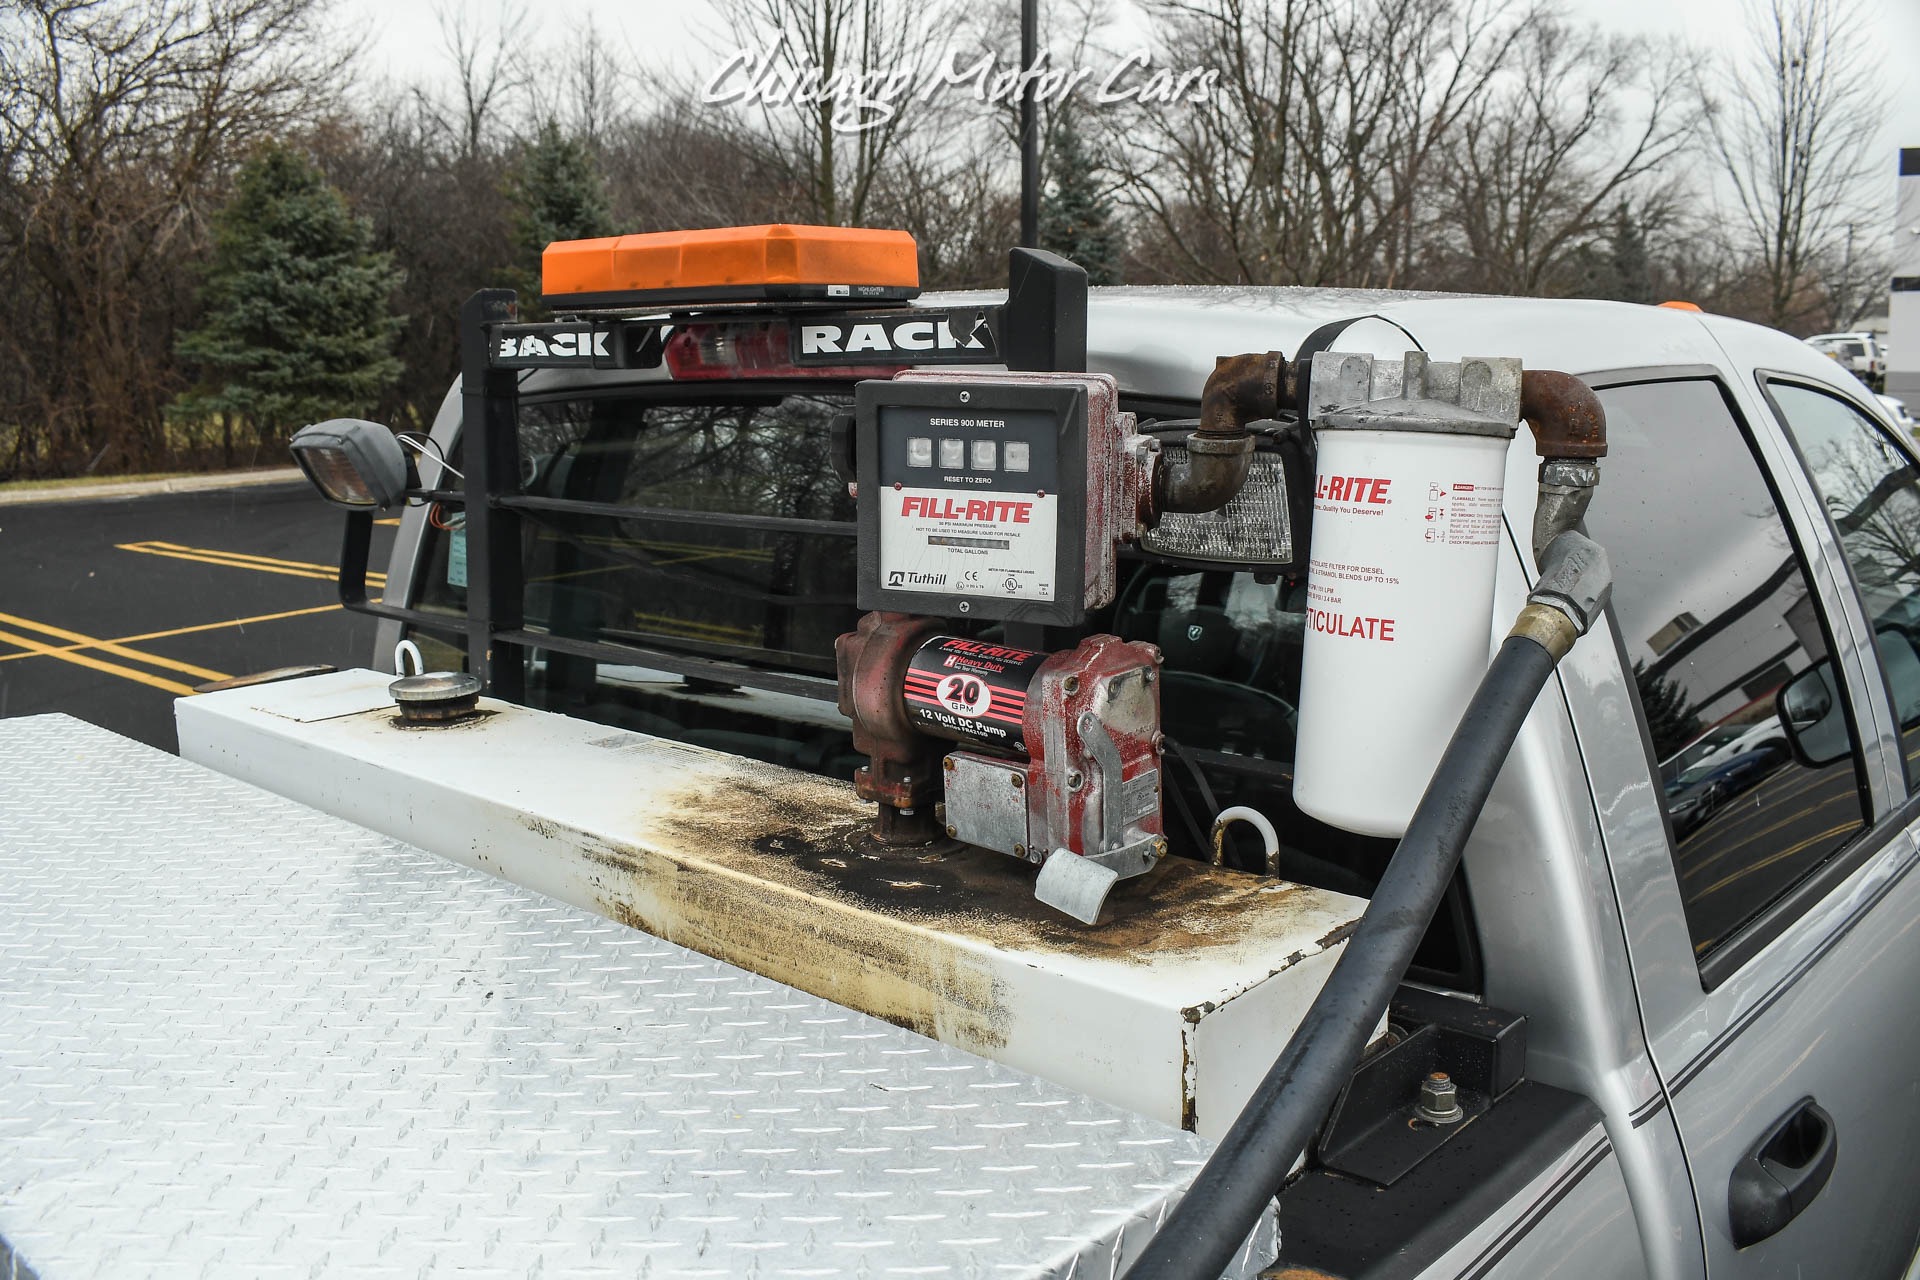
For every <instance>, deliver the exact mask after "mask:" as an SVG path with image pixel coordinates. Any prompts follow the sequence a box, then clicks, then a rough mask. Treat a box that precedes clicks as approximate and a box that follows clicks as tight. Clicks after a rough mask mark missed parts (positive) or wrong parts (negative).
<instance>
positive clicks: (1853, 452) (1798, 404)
mask: <svg viewBox="0 0 1920 1280" xmlns="http://www.w3.org/2000/svg"><path fill="white" fill-rule="evenodd" d="M1767 395H1768V396H1769V398H1771V399H1772V401H1773V403H1774V407H1775V408H1776V409H1777V410H1778V411H1779V413H1780V416H1781V418H1782V419H1783V420H1784V421H1785V423H1786V426H1787V430H1788V431H1789V432H1790V433H1791V434H1792V435H1793V438H1794V441H1795V442H1796V443H1797V444H1798V445H1799V446H1800V452H1801V453H1802V455H1804V457H1805V458H1806V462H1807V470H1808V471H1809V472H1810V473H1811V475H1812V476H1813V483H1814V487H1815V488H1816V489H1817V490H1818V491H1819V493H1820V500H1821V502H1822V503H1823V504H1825V506H1826V508H1827V514H1828V516H1830V517H1831V518H1832V520H1833V524H1834V528H1835V530H1836V531H1837V532H1838V533H1839V535H1840V545H1841V547H1842V548H1843V549H1844V550H1845V551H1846V556H1847V564H1848V566H1849V567H1850V568H1851V569H1852V570H1853V584H1854V586H1855V587H1856V588H1858V590H1859V592H1860V600H1861V603H1862V605H1863V606H1865V611H1866V615H1867V619H1868V621H1869V622H1871V623H1872V624H1873V627H1874V632H1875V642H1876V646H1877V647H1878V649H1879V651H1880V662H1881V669H1882V670H1883V671H1884V672H1885V673H1886V680H1887V687H1888V692H1889V694H1890V695H1891V698H1892V702H1893V710H1894V712H1895V718H1896V720H1897V722H1898V723H1899V725H1900V729H1901V735H1902V738H1903V740H1904V743H1905V753H1906V757H1907V778H1908V786H1909V789H1911V787H1912V785H1913V780H1914V778H1915V773H1916V771H1915V768H1914V763H1913V762H1914V759H1915V757H1916V756H1920V658H1916V653H1915V645H1916V643H1920V475H1917V474H1916V473H1915V470H1914V464H1913V459H1912V458H1910V457H1908V456H1907V454H1906V453H1905V452H1904V451H1903V450H1901V448H1900V447H1899V446H1898V445H1896V444H1895V443H1894V442H1893V441H1892V440H1890V439H1888V438H1887V436H1886V434H1885V433H1883V432H1882V431H1881V430H1880V428H1879V427H1877V426H1875V425H1874V424H1873V423H1872V422H1871V421H1869V420H1868V419H1867V417H1866V415H1864V414H1862V413H1861V412H1860V411H1859V410H1858V409H1855V408H1854V407H1853V406H1852V405H1850V404H1848V403H1847V402H1846V401H1844V400H1841V399H1839V398H1838V397H1836V396H1831V395H1828V394H1827V393H1825V392H1823V391H1815V390H1813V389H1811V388H1809V387H1799V386H1794V385H1792V384H1791V383H1783V382H1775V383H1770V384H1768V386H1767Z"/></svg>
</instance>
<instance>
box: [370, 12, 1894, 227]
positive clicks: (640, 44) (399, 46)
mask: <svg viewBox="0 0 1920 1280" xmlns="http://www.w3.org/2000/svg"><path fill="white" fill-rule="evenodd" d="M1046 2H1047V0H1041V3H1042V5H1043V6H1045V4H1046ZM1850 2H1851V3H1852V4H1854V5H1856V6H1857V7H1858V8H1859V9H1860V10H1861V12H1862V14H1863V15H1864V18H1865V25H1866V27H1867V29H1868V30H1869V32H1870V33H1871V37H1870V40H1869V47H1868V48H1864V49H1863V50H1862V57H1863V59H1864V58H1870V57H1872V56H1873V55H1874V54H1875V53H1877V54H1878V56H1879V57H1880V59H1881V63H1882V70H1881V78H1882V82H1883V83H1884V84H1885V86H1886V87H1887V90H1888V93H1889V95H1890V100H1889V105H1888V111H1887V117H1886V121H1885V124H1884V126H1883V128H1882V131H1881V146H1880V152H1881V154H1882V156H1883V157H1884V169H1883V172H1884V173H1885V174H1886V186H1885V198H1886V201H1887V216H1888V218H1889V220H1891V218H1892V216H1893V215H1892V199H1893V176H1894V173H1895V154H1896V152H1897V150H1898V148H1900V147H1902V146H1909V147H1920V0H1850ZM347 3H348V8H347V12H348V13H349V14H350V15H351V18H350V25H351V28H352V30H354V31H355V32H356V33H359V34H363V35H364V36H365V37H366V39H367V41H368V54H369V63H370V67H371V69H373V70H375V71H376V72H384V73H385V74H386V75H388V76H391V77H392V78H394V79H398V80H402V81H409V80H416V79H418V78H419V77H420V76H421V75H423V74H431V73H432V72H433V71H434V70H436V69H444V67H445V65H446V62H445V57H444V54H443V53H442V51H441V40H440V34H439V27H438V23H437V18H436V13H437V10H438V9H439V8H441V7H443V6H446V5H457V6H459V7H463V8H470V9H472V10H473V11H474V13H475V15H476V17H478V18H479V19H480V20H483V21H486V20H491V19H492V18H493V16H494V15H495V14H497V13H498V12H499V7H500V6H499V3H498V0H441V4H440V5H436V4H432V3H429V2H428V0H347ZM1754 3H1756V0H1562V7H1563V8H1564V9H1565V11H1566V12H1567V13H1569V14H1570V15H1571V16H1573V17H1575V18H1578V19H1583V20H1586V21H1589V22H1594V23H1597V24H1599V25H1600V26H1602V27H1603V28H1605V29H1607V30H1610V31H1620V32H1638V33H1646V34H1650V35H1656V36H1663V37H1668V38H1671V37H1681V38H1684V39H1686V40H1689V41H1691V42H1693V43H1695V44H1697V45H1699V46H1702V47H1703V48H1708V49H1716V50H1724V49H1727V48H1730V47H1735V46H1741V45H1744V43H1745V42H1746V41H1748V40H1749V39H1750V38H1751V37H1750V34H1749V30H1750V19H1749V17H1748V14H1749V12H1750V11H1751V6H1752V5H1753V4H1754ZM532 11H533V12H534V13H536V14H537V15H538V17H537V19H536V22H537V25H538V30H539V32H540V38H541V39H542V40H548V39H553V40H556V41H557V40H560V39H564V37H565V35H566V33H567V32H568V31H570V30H572V29H574V28H576V27H578V26H581V25H583V24H585V23H586V22H588V21H591V22H593V23H594V24H595V25H596V26H597V27H598V28H599V29H600V30H601V31H603V32H605V33H606V34H607V35H608V36H609V37H611V39H612V43H614V44H615V46H616V47H621V46H624V47H627V48H630V49H632V50H633V51H634V52H635V55H636V56H637V57H639V58H641V59H643V60H645V61H646V62H648V63H654V62H656V60H660V61H671V62H673V63H675V64H678V65H680V66H681V67H683V68H685V69H687V70H689V71H693V72H696V73H701V72H705V73H706V74H711V70H709V69H708V64H709V63H713V64H714V66H713V68H712V70H717V69H718V64H717V61H716V59H715V56H714V55H713V54H712V53H711V52H710V50H711V48H712V47H713V45H714V42H715V41H716V40H717V39H718V37H717V35H716V32H717V31H718V30H719V24H718V23H717V22H716V21H715V15H714V12H713V6H712V4H711V3H710V0H675V2H674V3H665V2H663V0H542V3H540V4H539V5H537V6H534V7H533V10H532ZM703 78H704V77H703Z"/></svg>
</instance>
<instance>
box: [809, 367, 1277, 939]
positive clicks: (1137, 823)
mask: <svg viewBox="0 0 1920 1280" xmlns="http://www.w3.org/2000/svg"><path fill="white" fill-rule="evenodd" d="M1285 369H1286V361H1285V360H1284V359H1283V358H1282V357H1281V356H1279V355H1278V354H1268V355H1250V356H1236V357H1230V358H1226V359H1223V360H1222V361H1220V363H1219V366H1218V368H1217V369H1216V370H1215V373H1214V375H1213V377H1212V378H1211V379H1210V380H1209V382H1208V391H1207V395H1206V396H1205V397H1204V398H1203V401H1202V417H1201V419H1200V423H1199V429H1198V430H1197V431H1195V432H1193V433H1192V434H1191V435H1190V436H1189V437H1188V438H1187V442H1186V454H1187V460H1186V461H1185V462H1184V463H1178V464H1176V463H1174V462H1172V461H1170V460H1168V459H1166V458H1164V457H1163V456H1162V455H1161V453H1160V447H1159V444H1158V443H1157V442H1156V441H1155V440H1154V439H1152V438H1150V437H1148V436H1143V435H1141V434H1139V433H1138V432H1136V431H1135V429H1134V428H1135V420H1134V417H1133V415H1132V414H1129V413H1122V412H1120V409H1119V401H1118V396H1117V393H1116V390H1115V386H1114V382H1113V379H1112V378H1110V377H1107V376H1105V375H1101V374H1086V373H999V372H993V373H988V372H972V371H968V372H951V371H939V372H934V371H927V372H922V371H908V372H905V373H902V374H900V375H899V376H897V377H895V378H894V379H892V380H891V381H870V382H863V383H861V384H859V387H858V389H857V392H856V412H855V451H856V463H855V474H856V477H857V483H856V496H857V499H858V508H859V535H860V537H859V562H860V571H859V572H860V577H859V591H858V601H859V604H860V607H862V608H864V609H871V610H873V611H874V612H871V613H869V614H867V615H866V616H865V617H864V618H862V619H861V620H860V624H859V628H858V629H857V630H855V631H853V632H850V633H848V634H846V635H843V636H841V637H840V639H839V640H838V642H837V643H836V645H835V651H836V657H837V664H838V670H839V679H840V691H839V699H840V710H841V711H842V712H843V713H844V714H845V715H847V716H848V717H849V718H850V719H851V720H852V721H853V727H854V728H853V733H854V745H855V747H856V749H858V750H860V751H861V752H863V753H865V754H866V755H867V757H868V763H867V764H866V765H865V766H864V767H863V768H861V769H860V770H859V772H858V773H857V774H856V775H855V778H854V786H855V789H856V790H857V791H858V793H859V794H860V795H861V797H862V798H864V799H867V800H871V801H874V802H875V803H876V804H877V805H878V806H879V812H878V815H877V817H876V818H875V821H874V826H873V833H874V836H875V837H876V838H877V839H878V840H879V841H881V842H882V843H885V844H889V845H895V846H913V845H924V844H929V843H932V842H934V841H936V840H938V839H940V838H941V837H943V836H945V837H948V838H951V839H955V840H960V841H962V842H964V843H967V844H972V845H978V846H981V847H983V848H988V849H995V850H998V851H999V852H1001V853H1004V854H1007V855H1009V856H1011V857H1015V858H1021V859H1024V860H1026V861H1028V862H1033V863H1037V864H1039V866H1040V874H1039V876H1038V878H1037V881H1036V883H1035V887H1034V892H1035V895H1036V896H1037V897H1038V898H1039V899H1040V901H1042V902H1044V903H1046V904H1047V905H1049V906H1051V907H1054V908H1055V909H1057V910H1060V911H1063V912H1065V913H1066V914H1068V915H1071V916H1073V917H1075V918H1076V919H1079V920H1081V921H1084V922H1085V923H1088V924H1092V923H1094V922H1095V920H1096V919H1097V918H1098V916H1099V914H1100V908H1101V905H1102V904H1103V903H1104V902H1105V900H1106V897H1107V893H1108V891H1109V890H1111V889H1112V887H1113V885H1114V884H1115V883H1116V882H1118V881H1120V880H1122V879H1126V878H1128V877H1131V876H1137V875H1141V874H1143V873H1145V872H1147V871H1149V870H1151V869H1152V868H1153V866H1154V864H1155V863H1156V862H1157V861H1158V860H1159V859H1160V858H1161V857H1162V856H1164V855H1165V853H1166V851H1167V842H1166V838H1165V836H1164V834H1163V831H1164V828H1163V822H1162V815H1161V793H1160V787H1161V780H1160V768H1161V745H1162V743H1163V741H1164V738H1163V736H1162V734H1161V731H1160V661H1161V658H1160V651H1159V650H1158V649H1157V648H1155V647H1154V646H1153V645H1150V644H1145V643H1141V642H1138V641H1124V640H1120V639H1118V638H1117V637H1114V636H1108V635H1096V636H1089V637H1087V638H1086V639H1083V640H1081V641H1080V642H1079V643H1078V644H1077V645H1075V646H1074V647H1073V648H1071V649H1066V650H1062V651H1059V652H1047V651H1045V650H1044V649H1043V648H1042V647H1041V646H1040V645H1038V644H1026V643H1016V640H1024V639H1026V638H1027V637H1029V636H1038V635H1040V634H1043V632H1042V630H1041V629H1042V628H1043V627H1047V626H1059V627H1072V626H1078V625H1080V624H1082V623H1084V622H1085V620H1086V616H1087V611H1088V610H1089V609H1096V608H1099V607H1101V606H1103V605H1106V604H1109V603H1111V602H1112V600H1113V598H1114V594H1115V590H1116V580H1117V568H1118V552H1119V548H1120V546H1121V544H1122V543H1125V542H1132V541H1136V540H1138V539H1140V538H1142V537H1143V536H1145V534H1146V533H1147V531H1148V530H1149V529H1151V528H1152V527H1153V526H1154V525H1155V524H1157V523H1158V521H1159V520H1160V518H1161V516H1162V515H1164V514H1168V513H1172V512H1202V511H1212V510H1216V509H1217V508H1219V507H1221V506H1224V505H1225V504H1226V503H1227V502H1229V501H1230V500H1231V499H1232V498H1233V497H1234V495H1235V494H1237V493H1238V492H1239V490H1240V487H1241V485H1242V484H1243V483H1244V481H1245V479H1246V476H1247V473H1248V470H1249V467H1250V465H1251V461H1252V457H1253V450H1254V441H1253V439H1252V437H1251V436H1250V435H1249V434H1248V432H1247V424H1248V423H1249V422H1252V421H1256V420H1259V419H1263V418H1270V417H1272V416H1274V414H1275V413H1276V412H1277V411H1278V409H1279V406H1280V403H1281V396H1282V394H1283V391H1282V389H1283V387H1284V385H1285ZM955 618H958V619H964V620H966V621H968V622H976V623H989V624H993V623H998V624H1000V625H999V626H997V627H991V626H990V627H989V628H988V629H987V630H986V631H985V632H984V633H981V634H977V635H975V636H972V637H967V636H960V635H952V634H948V627H949V623H948V621H946V620H948V619H955ZM949 744H959V747H958V749H953V748H952V747H951V746H950V745H949ZM943 800H944V805H945V820H944V822H941V821H937V820H936V817H935V806H936V804H938V803H940V802H942V801H943Z"/></svg>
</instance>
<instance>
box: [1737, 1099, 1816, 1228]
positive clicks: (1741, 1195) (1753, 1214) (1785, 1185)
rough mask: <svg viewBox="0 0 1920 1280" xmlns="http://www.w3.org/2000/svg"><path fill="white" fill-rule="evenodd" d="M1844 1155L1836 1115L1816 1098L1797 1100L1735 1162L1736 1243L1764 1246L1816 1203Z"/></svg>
mask: <svg viewBox="0 0 1920 1280" xmlns="http://www.w3.org/2000/svg"><path fill="white" fill-rule="evenodd" d="M1839 1153H1840V1144H1839V1140H1838V1138H1837V1137H1836V1136H1835V1134H1834V1130H1833V1117H1832V1116H1830V1115H1828V1114H1827V1113H1826V1112H1825V1111H1824V1110H1823V1109H1821V1107H1820V1104H1819V1103H1817V1102H1815V1101H1814V1100H1813V1099H1812V1098H1802V1099H1800V1101H1798V1102H1796V1103H1794V1104H1793V1109H1792V1110H1791V1111H1789V1112H1787V1114H1786V1115H1784V1116H1782V1117H1780V1119H1778V1120H1776V1121H1775V1122H1774V1124H1773V1127H1772V1128H1770V1129H1768V1130H1767V1132H1766V1134H1765V1135H1764V1136H1763V1137H1762V1138H1761V1139H1760V1140H1759V1141H1758V1142H1756V1143H1754V1144H1753V1146H1752V1147H1750V1148H1748V1150H1747V1154H1746V1155H1745V1156H1744V1157H1742V1158H1741V1160H1740V1163H1739V1164H1736V1165H1735V1166H1733V1177H1732V1179H1731V1180H1730V1182H1729V1184H1728V1187H1727V1218H1728V1223H1729V1225H1730V1226H1731V1227H1732V1228H1733V1243H1734V1245H1735V1247H1737V1248H1741V1249H1744V1248H1746V1247H1747V1246H1748V1245H1750V1244H1758V1243H1759V1242H1760V1241H1762V1240H1765V1239H1766V1238H1767V1237H1768V1236H1770V1235H1772V1234H1773V1233H1774V1232H1776V1231H1778V1230H1780V1228H1782V1227H1784V1226H1786V1225H1787V1224H1788V1223H1789V1222H1791V1221H1793V1219H1794V1218H1795V1217H1796V1216H1797V1215H1798V1214H1799V1213H1800V1211H1801V1210H1802V1209H1805V1208H1806V1207H1807V1206H1808V1205H1810V1204H1812V1203H1813V1198H1814V1197H1815V1196H1817V1195H1819V1194H1820V1188H1822V1187H1824V1186H1826V1185H1827V1179H1828V1178H1830V1177H1832V1176H1833V1162H1834V1159H1835V1157H1836V1156H1838V1155H1839Z"/></svg>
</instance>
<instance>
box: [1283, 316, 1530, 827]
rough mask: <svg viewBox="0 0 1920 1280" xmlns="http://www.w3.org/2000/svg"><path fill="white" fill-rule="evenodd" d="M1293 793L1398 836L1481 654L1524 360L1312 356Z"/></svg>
mask: <svg viewBox="0 0 1920 1280" xmlns="http://www.w3.org/2000/svg"><path fill="white" fill-rule="evenodd" d="M1308 414H1309V420H1310V422H1311V424H1312V426H1313V428H1314V438H1315V444H1316V446H1317V451H1318V465H1317V468H1316V475H1315V481H1314V502H1313V533H1312V541H1311V543H1310V546H1311V555H1310V559H1309V563H1308V569H1307V633H1306V653H1305V659H1304V663H1303V666H1302V670H1301V679H1300V683H1301V688H1300V708H1299V734H1298V740H1297V742H1298V746H1297V750H1296V752H1295V756H1294V760H1295V763H1294V786H1293V792H1294V799H1295V801H1296V802H1297V803H1298V804H1299V806H1300V808H1301V809H1303V810H1304V811H1306V812H1307V813H1309V814H1312V815H1313V816H1314V817H1316V818H1319V819H1321V820H1322V821H1324V822H1328V823H1331V824H1332V825H1334V826H1336V827H1341V828H1343V829H1345V830H1348V831H1355V832H1359V833H1361V834H1364V835H1375V836H1398V835H1402V834H1404V833H1405V831H1406V829H1407V822H1408V820H1409V819H1410V818H1412V816H1413V810H1414V806H1415V805H1417V804H1418V803H1419V801H1420V796H1421V794H1422V793H1423V792H1424V791H1425V790H1426V787H1427V783H1428V781H1429V780H1430V779H1431V778H1432V777H1433V770H1434V766H1435V765H1437V764H1438V763H1439V760H1440V753H1441V751H1442V750H1443V749H1444V748H1445V747H1446V744H1447V741H1448V739H1449V738H1450V737H1451V736H1452V735H1453V730H1454V727H1455V725H1457V724H1458V723H1459V720H1460V716H1461V713H1462V712H1464V711H1465V710H1466V706H1467V702H1468V700H1469V699H1470V698H1471V697H1472V696H1473V691H1474V688H1475V686H1476V685H1478V683H1479V680H1480V676H1481V675H1482V673H1484V672H1485V670H1486V667H1487V661H1488V655H1489V648H1488V639H1489V631H1490V629H1491V626H1492V615H1493V578H1494V569H1495V564H1496V559H1497V553H1498V548H1499V540H1500V537H1501V508H1502V499H1503V497H1504V486H1505V471H1506V452H1507V445H1508V442H1509V441H1510V440H1511V439H1512V438H1513V435H1514V432H1515V430H1516V428H1517V426H1518V424H1519V417H1520V362H1519V361H1518V360H1512V359H1471V358H1470V359H1465V360H1462V361H1460V362H1459V363H1457V364H1449V363H1439V362H1431V361H1429V360H1428V359H1427V357H1426V356H1425V355H1424V354H1423V353H1420V352H1410V353H1408V354H1407V356H1406V357H1405V358H1404V359H1402V360H1375V359H1374V358H1373V357H1371V356H1364V355H1347V354H1342V353H1336V352H1323V353H1321V354H1319V355H1317V356H1316V357H1315V358H1314V365H1313V374H1312V381H1311V383H1310V391H1309V402H1308Z"/></svg>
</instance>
